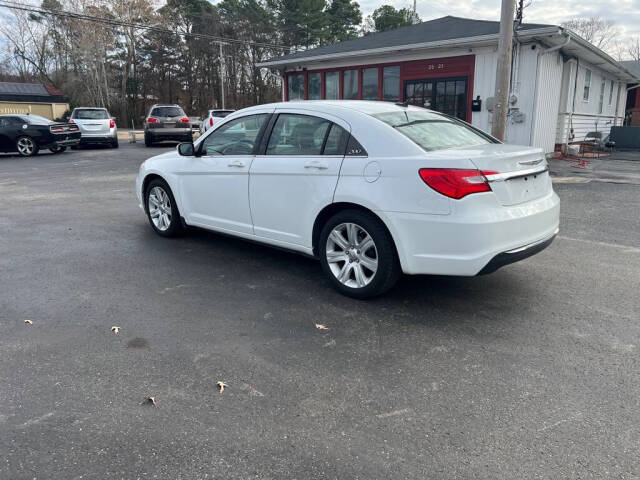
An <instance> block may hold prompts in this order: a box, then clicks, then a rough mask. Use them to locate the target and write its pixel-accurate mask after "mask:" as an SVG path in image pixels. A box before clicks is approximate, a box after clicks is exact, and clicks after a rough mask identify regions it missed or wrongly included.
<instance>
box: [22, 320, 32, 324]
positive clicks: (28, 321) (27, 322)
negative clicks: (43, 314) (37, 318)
mask: <svg viewBox="0 0 640 480" xmlns="http://www.w3.org/2000/svg"><path fill="white" fill-rule="evenodd" d="M24 323H26V324H27V325H33V320H25V321H24Z"/></svg>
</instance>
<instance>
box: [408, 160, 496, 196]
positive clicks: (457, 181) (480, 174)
mask: <svg viewBox="0 0 640 480" xmlns="http://www.w3.org/2000/svg"><path fill="white" fill-rule="evenodd" d="M419 173H420V178H422V180H423V181H424V183H426V184H427V185H429V186H430V187H431V188H433V189H434V190H435V191H436V192H438V193H441V194H442V195H445V196H447V197H449V198H455V199H456V200H459V199H461V198H463V197H466V196H467V195H470V194H472V193H480V192H490V191H491V187H490V186H489V182H488V181H487V177H486V175H494V174H496V173H498V172H491V171H480V170H466V169H456V168H421V169H420V171H419Z"/></svg>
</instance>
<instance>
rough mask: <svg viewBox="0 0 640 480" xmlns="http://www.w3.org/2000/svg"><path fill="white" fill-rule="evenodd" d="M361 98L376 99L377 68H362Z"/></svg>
mask: <svg viewBox="0 0 640 480" xmlns="http://www.w3.org/2000/svg"><path fill="white" fill-rule="evenodd" d="M362 99H363V100H377V99H378V69H377V68H365V69H363V70H362Z"/></svg>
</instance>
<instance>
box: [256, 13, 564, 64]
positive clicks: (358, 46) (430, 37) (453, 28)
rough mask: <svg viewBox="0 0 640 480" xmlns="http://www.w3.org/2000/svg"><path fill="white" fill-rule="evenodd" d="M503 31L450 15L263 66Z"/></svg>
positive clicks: (529, 26)
mask: <svg viewBox="0 0 640 480" xmlns="http://www.w3.org/2000/svg"><path fill="white" fill-rule="evenodd" d="M549 27H554V25H545V24H536V23H529V24H522V25H521V26H520V27H519V29H518V30H519V31H522V30H536V29H541V28H549ZM499 32H500V22H494V21H491V20H473V19H470V18H460V17H452V16H446V17H442V18H436V19H435V20H429V21H427V22H422V23H417V24H415V25H410V26H408V27H401V28H396V29H395V30H387V31H386V32H380V33H371V34H369V35H365V36H363V37H360V38H355V39H353V40H345V41H344V42H339V43H334V44H333V45H326V46H323V47H318V48H312V49H310V50H305V51H302V52H296V53H292V54H289V55H284V56H282V57H278V58H274V59H272V60H269V61H267V62H263V64H270V63H272V62H274V63H275V62H277V63H279V64H282V63H291V61H292V60H301V59H306V58H310V57H319V56H324V55H333V54H340V53H348V52H360V51H364V50H375V49H378V48H389V47H397V46H404V45H413V44H425V43H430V42H437V41H443V40H454V39H461V38H470V37H481V36H485V35H497V34H498V33H499ZM263 64H259V65H263ZM264 66H267V65H264Z"/></svg>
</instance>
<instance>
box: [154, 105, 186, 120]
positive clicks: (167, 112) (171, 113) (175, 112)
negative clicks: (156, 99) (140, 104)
mask: <svg viewBox="0 0 640 480" xmlns="http://www.w3.org/2000/svg"><path fill="white" fill-rule="evenodd" d="M151 116H152V117H169V118H172V117H184V116H185V114H184V112H183V111H182V109H181V108H180V107H156V108H154V109H152V110H151Z"/></svg>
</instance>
